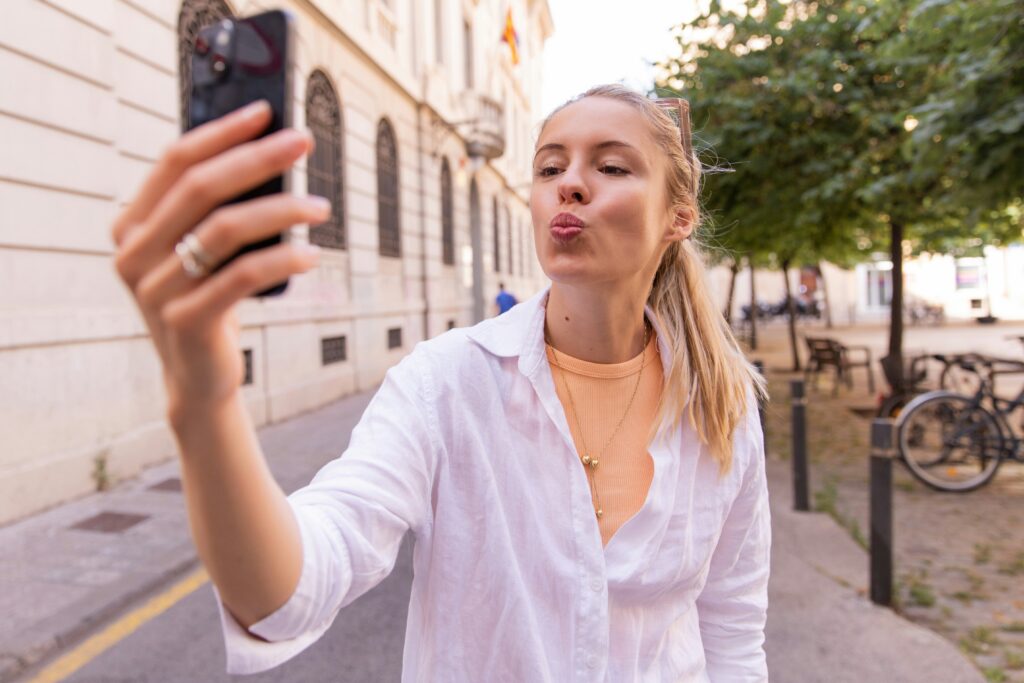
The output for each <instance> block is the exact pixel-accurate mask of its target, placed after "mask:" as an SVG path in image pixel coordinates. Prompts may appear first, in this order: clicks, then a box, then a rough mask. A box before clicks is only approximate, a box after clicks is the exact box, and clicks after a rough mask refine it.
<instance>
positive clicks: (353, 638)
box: [65, 536, 412, 683]
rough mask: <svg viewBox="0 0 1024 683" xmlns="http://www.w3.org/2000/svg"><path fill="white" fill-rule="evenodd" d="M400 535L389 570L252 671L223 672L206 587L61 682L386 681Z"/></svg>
mask: <svg viewBox="0 0 1024 683" xmlns="http://www.w3.org/2000/svg"><path fill="white" fill-rule="evenodd" d="M410 540H411V539H410V537H409V536H407V537H406V541H405V543H403V544H402V549H401V552H400V553H399V555H398V561H397V562H396V564H395V569H394V571H392V572H391V575H390V576H388V578H386V579H385V580H384V581H383V582H382V583H381V584H380V585H379V586H377V587H376V588H374V589H373V590H372V591H370V592H369V593H367V594H366V595H364V596H363V597H361V598H359V599H358V600H357V601H355V602H354V603H352V604H351V605H349V606H347V607H346V608H345V609H344V610H342V611H341V612H340V613H339V615H338V618H337V619H336V620H335V622H334V625H333V626H332V627H331V629H330V630H329V631H328V632H327V633H326V634H325V635H324V636H323V638H321V639H320V640H319V641H318V642H316V643H315V644H313V645H312V646H311V647H310V648H309V649H308V650H306V651H305V652H303V653H301V654H300V655H298V656H297V657H295V658H294V659H292V660H291V661H289V662H286V663H285V664H283V665H281V666H279V667H277V668H276V669H271V670H270V671H267V672H265V673H262V674H257V675H254V676H229V675H227V674H226V673H225V671H224V642H223V639H222V637H221V634H220V626H219V624H220V621H219V618H218V616H217V606H216V603H215V602H214V597H213V590H212V588H211V587H210V585H209V584H207V585H205V586H203V587H202V588H200V589H199V590H197V591H195V592H194V593H192V594H191V595H189V596H188V597H186V598H185V599H183V600H181V601H180V602H178V603H176V604H175V605H174V606H173V607H172V608H171V609H169V610H168V611H167V612H165V613H163V614H161V615H160V616H159V617H158V618H156V619H154V620H152V621H150V622H148V623H147V624H145V625H144V626H143V627H142V628H140V629H139V630H137V631H135V632H134V633H132V634H131V635H130V636H128V637H127V638H125V639H124V640H122V641H120V642H119V643H118V644H117V645H115V646H114V647H112V648H110V649H109V650H107V651H106V652H104V653H103V654H102V655H101V656H100V657H97V658H96V659H94V660H92V661H91V662H89V664H88V665H86V666H85V667H83V668H82V669H79V670H78V671H77V672H76V673H75V674H74V675H72V676H71V677H70V678H67V679H65V680H66V681H68V682H69V683H129V682H130V683H179V682H180V683H218V682H220V681H242V680H244V681H246V683H285V682H287V683H318V682H319V681H330V682H331V683H389V682H390V681H399V680H400V679H401V675H402V645H403V643H404V641H405V622H406V613H407V609H408V605H409V590H410V586H411V583H412V544H411V542H410Z"/></svg>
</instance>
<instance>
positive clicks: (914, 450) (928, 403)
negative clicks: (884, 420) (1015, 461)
mask: <svg viewBox="0 0 1024 683" xmlns="http://www.w3.org/2000/svg"><path fill="white" fill-rule="evenodd" d="M897 438H898V443H899V448H900V455H902V457H903V461H904V463H906V465H907V468H908V469H909V470H910V473H911V474H913V475H914V476H915V477H917V479H918V480H920V481H921V482H922V483H924V484H926V485H928V486H930V487H932V488H934V489H938V490H939V491H955V492H961V493H962V492H966V491H973V490H974V489H976V488H978V487H979V486H983V485H984V484H985V483H987V482H988V481H989V480H990V479H991V478H992V477H993V476H995V473H996V470H997V469H999V465H1000V463H1001V462H1002V457H1001V453H1002V446H1003V434H1002V431H1000V429H999V423H998V422H996V419H995V417H993V416H992V414H991V413H990V412H988V411H987V410H985V409H984V408H982V407H980V406H977V405H974V402H973V400H972V399H970V398H968V397H966V396H959V395H957V394H951V393H949V392H945V391H934V392H930V393H928V394H923V395H921V396H919V397H918V398H916V399H914V400H913V401H911V402H910V403H909V404H907V407H906V408H905V409H904V410H903V412H902V413H901V415H900V420H899V431H898V437H897Z"/></svg>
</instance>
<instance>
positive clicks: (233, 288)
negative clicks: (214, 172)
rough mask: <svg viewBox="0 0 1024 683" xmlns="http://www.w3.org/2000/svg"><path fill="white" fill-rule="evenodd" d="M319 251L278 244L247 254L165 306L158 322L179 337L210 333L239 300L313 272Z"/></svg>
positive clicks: (307, 246)
mask: <svg viewBox="0 0 1024 683" xmlns="http://www.w3.org/2000/svg"><path fill="white" fill-rule="evenodd" d="M319 251H320V250H319V248H317V247H310V246H309V245H299V244H280V245H277V246H275V247H270V248H268V249H259V250H257V251H252V252H248V253H246V254H245V255H244V256H241V257H240V258H238V259H237V260H235V261H232V262H231V265H229V266H228V267H226V268H225V269H224V270H221V271H219V272H217V273H215V274H214V275H212V276H210V278H209V279H207V280H204V281H202V284H201V285H200V286H199V287H197V288H195V289H193V290H192V291H190V292H189V293H187V294H185V295H184V296H181V297H178V298H176V299H174V300H173V301H170V302H169V303H167V304H166V305H165V306H164V308H163V310H162V311H161V314H160V319H161V322H162V324H163V325H165V326H166V327H168V328H171V329H174V330H175V331H176V332H177V333H178V334H180V335H184V336H186V337H189V336H192V337H201V336H203V335H204V334H206V333H207V332H212V331H213V330H214V329H215V328H216V323H217V321H218V319H220V318H221V317H222V316H224V315H225V314H226V313H227V312H228V311H229V310H230V309H231V307H232V306H234V305H235V304H236V303H237V302H238V301H239V300H241V299H244V298H245V297H247V296H250V295H252V294H255V293H256V292H259V291H262V290H264V289H267V288H268V287H270V286H271V285H275V284H277V283H278V282H281V281H283V280H284V279H286V278H288V277H290V276H292V275H296V274H298V273H304V272H306V271H307V270H310V269H311V268H313V267H314V266H315V265H316V264H317V262H318V260H319Z"/></svg>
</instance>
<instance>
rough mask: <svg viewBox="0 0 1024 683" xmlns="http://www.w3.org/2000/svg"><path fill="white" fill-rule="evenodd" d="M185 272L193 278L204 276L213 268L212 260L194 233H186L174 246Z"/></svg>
mask: <svg viewBox="0 0 1024 683" xmlns="http://www.w3.org/2000/svg"><path fill="white" fill-rule="evenodd" d="M174 252H175V253H176V254H177V255H178V258H179V259H180V260H181V266H182V268H184V270H185V274H186V275H188V276H189V277H190V278H192V279H193V280H197V279H199V278H201V277H206V276H207V275H209V274H210V271H211V270H213V266H214V260H213V257H212V256H211V255H210V252H208V251H207V250H206V248H205V247H204V246H203V243H202V242H200V241H199V238H198V237H196V235H195V233H192V232H190V233H186V235H185V236H184V237H183V238H182V239H181V241H180V242H178V243H177V244H176V245H175V246H174Z"/></svg>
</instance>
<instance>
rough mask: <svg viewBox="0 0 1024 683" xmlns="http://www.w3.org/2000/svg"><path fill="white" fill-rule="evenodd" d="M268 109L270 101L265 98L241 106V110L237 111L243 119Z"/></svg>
mask: <svg viewBox="0 0 1024 683" xmlns="http://www.w3.org/2000/svg"><path fill="white" fill-rule="evenodd" d="M268 109H270V103H269V102H267V101H266V100H257V101H255V102H253V103H252V104H248V105H246V106H244V107H242V111H241V112H239V116H241V118H243V119H246V120H248V119H254V118H256V117H257V116H259V115H260V114H262V113H264V112H265V111H267V110H268Z"/></svg>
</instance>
